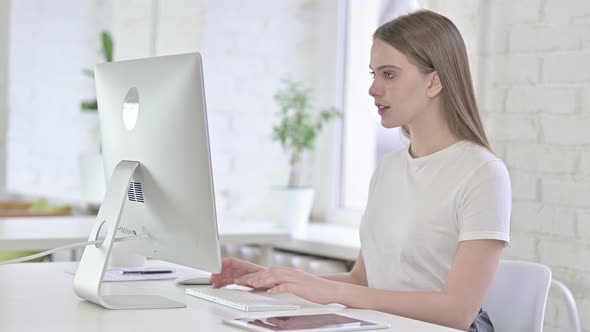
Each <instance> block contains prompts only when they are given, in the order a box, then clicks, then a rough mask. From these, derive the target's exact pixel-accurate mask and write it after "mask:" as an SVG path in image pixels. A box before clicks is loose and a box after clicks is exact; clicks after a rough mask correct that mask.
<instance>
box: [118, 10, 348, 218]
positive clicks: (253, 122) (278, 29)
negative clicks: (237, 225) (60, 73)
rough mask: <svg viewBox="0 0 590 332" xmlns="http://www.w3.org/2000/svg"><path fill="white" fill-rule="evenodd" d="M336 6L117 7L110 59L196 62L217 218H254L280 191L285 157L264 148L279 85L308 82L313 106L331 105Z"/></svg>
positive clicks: (271, 144)
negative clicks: (190, 57)
mask: <svg viewBox="0 0 590 332" xmlns="http://www.w3.org/2000/svg"><path fill="white" fill-rule="evenodd" d="M336 6H337V1H335V0H332V1H318V0H314V1H299V0H290V1H272V0H257V1H255V2H247V3H246V2H238V1H231V0H223V1H219V0H216V1H213V0H210V1H206V0H201V1H185V0H176V1H166V2H164V1H160V2H159V5H158V6H157V8H156V9H154V7H149V8H146V6H145V3H144V2H142V1H134V0H128V1H121V2H115V3H114V22H113V26H114V31H115V38H116V40H118V42H119V46H118V48H117V52H116V58H117V59H119V60H122V59H132V58H138V57H146V56H151V55H165V54H172V53H180V52H191V51H200V52H201V53H202V55H203V65H204V73H205V90H206V93H207V106H208V113H209V124H210V136H211V149H212V158H213V168H214V170H213V172H214V177H215V190H216V196H217V204H218V210H219V211H220V213H221V214H225V215H230V216H231V215H236V216H238V215H239V216H244V215H246V216H261V215H263V206H264V205H263V201H264V200H263V199H261V197H264V195H265V194H266V191H268V189H269V188H270V187H271V186H273V185H284V184H286V181H287V176H288V167H287V166H288V164H287V158H286V156H285V155H284V154H283V153H282V151H281V150H280V147H279V145H278V144H277V143H275V142H273V141H272V140H271V136H272V125H273V124H274V123H275V115H274V114H275V111H276V109H277V108H276V105H275V102H274V99H273V96H274V94H275V93H276V91H277V88H278V86H279V83H280V81H281V79H282V78H285V77H286V76H287V75H290V76H291V77H292V78H295V79H300V80H305V81H306V82H307V83H308V84H309V85H310V86H311V87H312V88H314V90H315V91H314V92H315V97H316V100H315V102H316V105H318V106H324V105H334V104H337V100H336V90H335V89H336V88H337V84H335V83H334V82H335V80H336V77H337V76H336V70H337V68H336V61H335V59H336V56H337V54H336V51H337V50H336V44H335V43H336V36H337V30H336V29H337V24H336V22H335V21H336V16H337V10H336V8H337V7H336ZM154 23H156V24H155V25H154ZM154 29H155V30H154ZM152 32H153V33H152ZM138 35H139V36H141V38H139V39H138V40H136V39H137V36H138ZM150 45H152V46H150ZM318 73H321V74H318ZM320 97H322V98H320ZM220 219H223V218H220Z"/></svg>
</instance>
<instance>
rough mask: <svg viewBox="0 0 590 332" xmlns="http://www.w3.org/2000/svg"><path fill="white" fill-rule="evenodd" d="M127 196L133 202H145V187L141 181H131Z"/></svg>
mask: <svg viewBox="0 0 590 332" xmlns="http://www.w3.org/2000/svg"><path fill="white" fill-rule="evenodd" d="M127 198H129V201H131V202H138V203H143V188H142V187H141V182H133V181H131V182H129V191H128V192H127Z"/></svg>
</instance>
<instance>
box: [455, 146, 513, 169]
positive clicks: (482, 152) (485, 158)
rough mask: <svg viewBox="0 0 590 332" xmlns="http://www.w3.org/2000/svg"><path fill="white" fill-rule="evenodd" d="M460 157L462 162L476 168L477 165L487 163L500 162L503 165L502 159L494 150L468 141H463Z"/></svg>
mask: <svg viewBox="0 0 590 332" xmlns="http://www.w3.org/2000/svg"><path fill="white" fill-rule="evenodd" d="M461 157H462V158H461V159H462V162H463V163H467V164H470V166H472V167H475V168H477V166H483V165H487V164H492V165H493V164H501V165H504V161H503V160H502V159H500V157H498V156H497V155H496V154H495V153H494V152H492V151H490V150H488V149H487V148H485V147H483V146H481V145H479V144H477V143H474V142H469V141H464V142H463V149H462V155H461Z"/></svg>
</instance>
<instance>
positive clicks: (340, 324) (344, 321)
mask: <svg viewBox="0 0 590 332" xmlns="http://www.w3.org/2000/svg"><path fill="white" fill-rule="evenodd" d="M223 322H224V323H225V324H228V325H233V326H237V327H240V328H243V329H246V330H250V331H260V332H268V331H305V332H332V331H334V332H335V331H362V330H376V329H386V328H389V324H387V323H377V322H371V321H366V320H361V319H357V318H352V317H348V316H344V315H341V314H313V315H297V316H274V317H258V318H236V319H231V320H230V319H228V320H223Z"/></svg>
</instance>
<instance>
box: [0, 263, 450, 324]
mask: <svg viewBox="0 0 590 332" xmlns="http://www.w3.org/2000/svg"><path fill="white" fill-rule="evenodd" d="M73 268H74V263H22V264H15V265H9V266H0V329H1V330H2V331H3V332H4V331H5V332H13V331H15V332H16V331H27V332H33V331H44V332H54V331H55V332H80V331H83V332H99V331H101V332H102V331H105V332H106V331H108V332H119V331H126V332H128V331H136V332H152V331H158V332H161V331H166V332H168V331H191V332H201V331H235V332H239V331H240V330H239V329H237V328H234V327H230V326H226V325H224V324H222V323H221V319H225V318H237V317H256V316H263V315H264V313H244V312H241V311H238V310H235V309H232V308H228V307H225V306H221V305H218V304H215V303H211V302H208V301H205V300H201V299H198V298H196V297H192V296H188V295H186V294H185V293H184V289H185V287H184V286H177V285H176V284H175V283H174V281H172V280H163V281H142V282H126V283H106V284H105V286H104V288H105V293H113V292H116V293H123V292H125V293H133V292H142V293H150V294H157V295H162V296H166V297H169V298H173V299H175V300H177V301H180V302H184V303H186V304H187V308H182V309H155V310H108V309H103V308H101V307H98V306H96V305H94V304H92V303H89V302H86V301H83V300H81V299H80V298H78V297H77V296H76V295H75V294H74V291H73V288H72V283H73V276H72V275H70V274H67V273H65V272H64V271H66V270H72V269H73ZM281 297H286V298H289V299H290V300H293V301H294V302H297V303H298V304H300V305H301V306H302V309H301V310H298V311H282V312H274V313H273V314H303V313H323V312H342V313H346V314H349V315H351V316H354V317H357V318H364V319H370V320H375V321H383V322H389V323H390V324H391V326H392V327H391V328H390V329H389V331H395V332H400V331H404V332H410V331H421V332H452V331H455V332H456V331H458V330H453V329H449V328H445V327H440V326H436V325H432V324H428V323H423V322H419V321H415V320H411V319H407V318H403V317H398V316H394V315H388V314H385V313H381V312H376V311H369V310H357V309H345V308H342V307H341V306H336V305H331V306H319V305H316V304H313V303H310V302H307V301H304V300H301V299H298V298H295V297H294V296H292V295H288V294H285V295H281ZM380 331H385V330H380Z"/></svg>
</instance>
